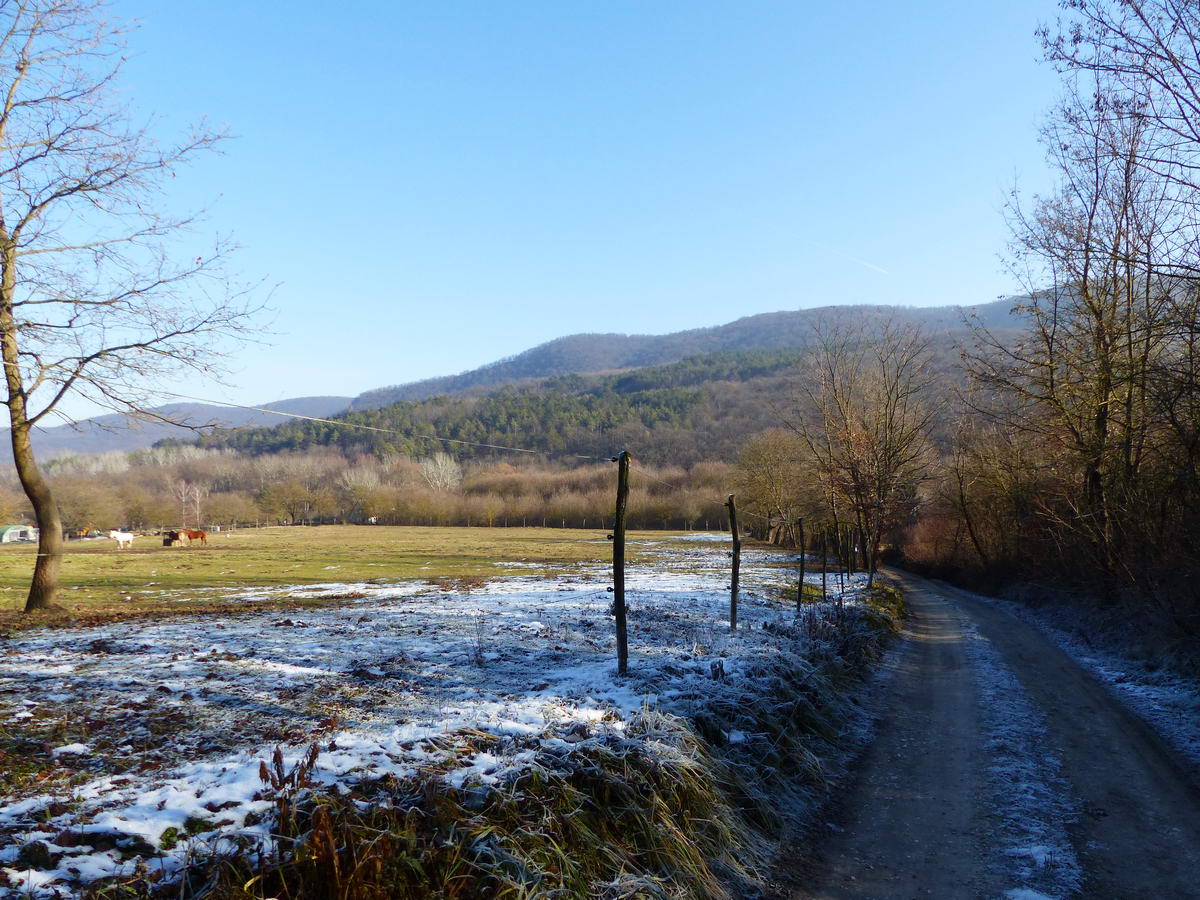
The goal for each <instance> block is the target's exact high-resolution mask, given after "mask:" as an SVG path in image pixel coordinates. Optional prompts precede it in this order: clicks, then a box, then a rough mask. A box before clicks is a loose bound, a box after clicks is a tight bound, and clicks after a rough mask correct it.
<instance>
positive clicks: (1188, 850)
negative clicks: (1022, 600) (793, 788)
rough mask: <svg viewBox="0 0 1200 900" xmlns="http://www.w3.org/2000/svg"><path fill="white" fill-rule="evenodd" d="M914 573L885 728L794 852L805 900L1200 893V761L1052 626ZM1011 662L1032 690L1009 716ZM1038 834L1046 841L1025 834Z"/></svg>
mask: <svg viewBox="0 0 1200 900" xmlns="http://www.w3.org/2000/svg"><path fill="white" fill-rule="evenodd" d="M898 577H899V578H900V580H901V581H902V582H903V583H904V586H905V588H906V591H907V594H908V598H909V608H910V611H911V617H910V618H909V620H908V623H907V626H906V629H905V633H904V635H903V637H902V641H901V643H900V645H899V646H898V647H897V649H896V651H895V652H894V653H893V654H892V656H891V657H890V661H889V663H888V665H889V666H891V667H892V668H893V669H894V670H895V671H894V673H893V675H892V678H891V679H890V683H889V682H884V683H885V684H888V688H887V693H886V694H885V695H884V696H881V697H879V698H877V702H878V704H879V706H880V712H881V720H880V722H879V726H878V730H877V733H876V737H875V739H874V741H873V742H872V744H871V745H870V746H869V747H868V748H867V749H866V751H865V752H864V754H863V756H862V758H861V759H860V760H859V764H858V766H857V769H856V774H855V775H854V777H853V778H852V779H851V780H850V781H849V782H848V784H847V785H846V786H845V788H844V789H843V790H842V791H841V793H840V794H839V795H838V796H837V797H836V798H835V800H834V801H833V803H832V804H831V807H830V809H829V810H828V811H827V813H826V815H825V817H824V819H823V824H822V825H821V826H818V828H817V830H816V833H817V835H818V836H817V837H816V838H815V839H812V838H810V840H809V841H807V842H805V843H806V844H807V845H808V846H810V847H811V850H810V851H809V852H806V853H804V854H802V855H798V856H797V857H795V858H793V859H790V860H788V861H787V862H785V869H786V870H787V872H786V876H785V877H786V880H788V881H790V883H792V884H793V885H802V887H793V888H792V890H791V892H790V894H791V897H792V898H793V900H805V898H889V900H900V898H909V897H939V898H940V897H946V898H958V897H963V898H969V897H1005V896H1007V897H1011V898H1015V900H1017V898H1030V900H1031V898H1037V897H1046V896H1069V895H1078V896H1084V897H1089V898H1090V897H1095V898H1144V897H1154V898H1185V897H1186V898H1196V897H1200V776H1198V773H1196V772H1195V771H1194V770H1193V769H1191V768H1189V767H1188V766H1187V764H1185V763H1184V762H1183V761H1182V760H1181V759H1180V758H1179V757H1177V756H1176V755H1175V754H1174V752H1173V751H1172V750H1171V749H1170V748H1169V747H1168V746H1167V745H1166V744H1165V743H1164V742H1163V741H1162V740H1161V738H1160V737H1159V736H1158V735H1157V733H1155V732H1154V731H1153V730H1152V729H1151V728H1150V727H1149V726H1148V725H1146V724H1145V723H1144V722H1143V721H1142V720H1141V719H1139V718H1138V717H1137V716H1135V715H1134V714H1133V713H1132V712H1130V711H1129V710H1127V709H1126V708H1125V707H1124V706H1123V705H1121V704H1120V703H1119V702H1118V701H1117V700H1116V699H1114V698H1113V696H1112V695H1111V694H1110V693H1109V692H1108V691H1107V690H1106V689H1105V688H1104V687H1103V686H1101V685H1100V684H1099V683H1098V682H1097V681H1096V680H1095V679H1094V678H1093V677H1092V676H1091V675H1090V674H1088V673H1087V672H1086V671H1084V670H1083V669H1082V668H1081V667H1080V666H1079V665H1078V664H1076V663H1075V662H1074V661H1073V660H1071V659H1070V658H1069V657H1068V656H1067V655H1066V654H1065V653H1063V652H1062V651H1061V650H1060V649H1058V648H1057V647H1055V646H1054V645H1053V644H1051V643H1050V642H1049V641H1047V640H1046V638H1045V637H1044V636H1043V635H1042V634H1041V633H1040V632H1039V631H1038V630H1037V629H1036V628H1035V627H1033V626H1031V625H1029V624H1027V623H1025V622H1022V621H1019V620H1017V619H1016V618H1014V617H1013V616H1011V615H1009V614H1008V613H1006V612H1004V611H1003V610H1001V609H998V608H996V607H993V606H991V605H989V604H987V603H984V602H981V601H980V600H978V599H976V598H975V597H973V596H971V595H970V594H967V593H965V592H962V591H958V590H956V589H954V588H952V587H949V586H947V585H943V584H941V583H938V582H931V581H927V580H924V579H920V578H917V577H914V576H910V575H899V576H898ZM973 641H976V642H983V644H984V648H983V652H984V654H986V655H981V653H980V652H973V650H972V642H973ZM989 660H991V661H992V662H989ZM997 670H999V674H998V671H997ZM1010 676H1011V677H1010ZM997 677H1000V678H1002V679H1004V680H1005V681H1004V683H1006V684H1008V685H1010V690H1009V693H1010V694H1011V693H1017V694H1020V696H1019V697H1017V698H1015V700H1016V701H1017V702H1018V705H1017V706H1012V707H1011V708H1012V709H1016V710H1018V713H1016V714H1013V715H1007V714H1006V716H1005V717H1003V722H1002V725H1003V728H1002V729H1001V730H1000V731H997V716H996V711H997V710H996V708H995V706H994V704H996V703H997V702H1000V701H999V700H998V699H997V693H996V691H995V690H989V689H988V685H989V684H994V683H995V682H996V679H997ZM985 697H986V698H988V699H987V700H986V702H987V703H988V704H989V706H988V707H985V706H984V705H983V703H984V702H985V701H984V698H985ZM1000 699H1001V700H1003V699H1004V698H1000ZM1008 700H1009V701H1010V702H1011V701H1013V700H1014V698H1012V697H1009V698H1008ZM1021 709H1024V710H1026V715H1025V716H1022V715H1021V714H1020V712H1019V711H1020V710H1021ZM1020 754H1025V756H1026V757H1027V759H1026V760H1024V761H1022V760H1021V759H1019V758H1017V759H1015V763H1014V755H1016V756H1018V757H1019V755H1020ZM1022 762H1024V765H1022ZM1006 766H1007V768H1006ZM1014 772H1016V773H1018V775H1014V774H1013V773H1014ZM1030 773H1033V774H1032V778H1030V777H1028V776H1029V775H1030ZM1039 773H1044V780H1041V781H1039V778H1040V777H1041V776H1040V774H1039ZM1005 779H1008V780H1007V781H1006V780H1005ZM1030 782H1033V783H1030ZM1039 798H1040V803H1041V805H1042V806H1044V807H1045V808H1046V809H1045V810H1039V809H1037V808H1036V807H1037V805H1038V802H1039ZM1017 801H1021V802H1017ZM1022 802H1024V803H1025V805H1024V806H1022ZM1030 804H1033V808H1030ZM1064 810H1069V811H1070V814H1065V813H1064V812H1063V811H1064ZM1042 812H1044V813H1045V814H1044V815H1041V816H1040V818H1039V814H1040V813H1042ZM1025 820H1029V821H1025ZM1056 833H1057V836H1058V838H1059V843H1058V844H1057V845H1056V844H1055V843H1054V840H1053V839H1054V837H1055V836H1056ZM1029 834H1038V835H1043V836H1045V837H1046V838H1047V840H1046V842H1045V845H1044V846H1041V845H1039V846H1021V847H1019V848H1017V849H1015V850H1014V848H1013V843H1014V841H1015V840H1017V839H1016V838H1015V837H1014V835H1017V836H1022V835H1023V836H1026V837H1027V836H1028V835H1029ZM1026 843H1028V840H1027V841H1026ZM1047 848H1049V849H1047ZM1031 860H1033V861H1034V862H1031Z"/></svg>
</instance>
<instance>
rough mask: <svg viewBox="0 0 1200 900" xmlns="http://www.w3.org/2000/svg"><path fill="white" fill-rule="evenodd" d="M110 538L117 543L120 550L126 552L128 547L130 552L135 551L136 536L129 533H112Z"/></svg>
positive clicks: (109, 534)
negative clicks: (134, 539)
mask: <svg viewBox="0 0 1200 900" xmlns="http://www.w3.org/2000/svg"><path fill="white" fill-rule="evenodd" d="M108 536H109V537H110V538H112V539H113V540H114V541H116V542H117V549H118V550H124V549H125V548H126V547H128V548H129V549H130V550H132V549H133V538H134V535H132V534H130V533H129V532H128V531H110V532H109V533H108Z"/></svg>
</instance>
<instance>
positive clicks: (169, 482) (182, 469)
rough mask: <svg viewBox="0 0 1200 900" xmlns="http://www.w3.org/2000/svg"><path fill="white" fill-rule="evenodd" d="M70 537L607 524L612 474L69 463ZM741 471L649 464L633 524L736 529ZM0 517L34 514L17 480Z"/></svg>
mask: <svg viewBox="0 0 1200 900" xmlns="http://www.w3.org/2000/svg"><path fill="white" fill-rule="evenodd" d="M46 469H47V477H48V479H49V481H50V483H51V485H52V486H53V489H54V493H55V497H56V498H57V502H58V505H59V509H60V513H61V517H62V521H63V524H64V527H65V528H66V529H67V531H68V532H69V533H78V532H87V531H93V530H100V531H106V530H108V529H111V528H126V529H132V530H135V531H161V530H166V529H173V528H179V527H189V528H211V527H212V526H216V525H219V526H221V527H223V528H229V527H238V526H247V525H250V526H253V525H301V524H321V523H335V522H336V523H352V524H363V525H367V524H374V525H440V526H457V525H471V526H484V527H502V526H506V525H507V526H514V527H515V526H531V527H532V526H539V527H541V526H544V527H554V528H562V527H566V528H605V527H610V526H611V524H612V516H613V467H612V464H611V463H609V462H607V461H604V462H597V463H592V464H587V465H578V466H567V465H563V464H557V463H554V462H551V461H544V460H517V461H515V462H514V461H472V460H459V459H456V458H455V457H453V456H451V455H450V454H448V453H446V452H444V451H436V452H433V453H431V454H430V455H428V456H424V457H406V456H398V455H389V454H385V455H383V456H375V455H370V454H367V455H358V456H352V457H351V456H344V455H342V454H340V453H338V452H336V451H332V450H328V449H324V448H320V449H317V450H312V451H307V452H299V453H293V452H285V453H277V454H269V455H259V456H251V455H247V454H243V453H239V452H236V451H231V450H214V449H206V448H200V447H195V446H184V447H160V448H153V449H150V450H142V451H134V452H132V453H109V454H101V455H94V456H79V457H64V458H60V459H56V460H51V461H50V462H49V463H47V464H46ZM733 482H734V466H732V465H730V464H727V463H721V462H708V463H699V464H697V465H694V466H692V467H691V468H690V469H684V468H682V467H653V466H648V465H646V466H641V467H640V468H639V469H638V471H637V472H635V474H634V476H633V483H632V488H631V495H630V504H629V521H630V525H631V527H634V528H677V529H700V528H710V529H714V528H715V529H720V528H726V527H727V517H726V513H725V508H724V506H723V502H724V496H725V494H724V493H723V491H724V490H725V489H726V488H727V487H728V485H729V484H731V483H733ZM0 513H3V515H4V517H5V518H6V519H8V520H9V521H15V520H16V519H19V518H22V517H29V515H30V510H29V507H28V504H27V502H26V501H25V500H24V497H23V494H22V493H21V491H20V490H19V487H18V485H17V484H16V482H15V480H14V479H13V478H12V477H11V476H10V477H9V478H8V479H6V480H5V481H3V482H0Z"/></svg>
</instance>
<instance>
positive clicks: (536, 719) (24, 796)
mask: <svg viewBox="0 0 1200 900" xmlns="http://www.w3.org/2000/svg"><path fill="white" fill-rule="evenodd" d="M646 546H649V547H651V548H652V549H654V550H655V551H658V553H659V561H658V562H656V563H655V564H653V565H649V566H642V567H636V568H632V569H631V570H630V571H629V574H628V577H627V596H628V599H629V605H630V613H629V631H630V665H631V670H632V671H631V677H629V678H627V679H617V678H616V677H615V662H614V656H615V649H614V648H615V641H614V637H613V627H612V619H611V617H610V615H609V604H610V602H611V594H610V593H608V591H607V590H606V587H607V585H608V584H609V582H610V575H609V573H608V572H607V571H606V570H604V569H601V568H598V567H581V568H580V570H579V571H578V573H577V574H576V575H574V576H569V577H561V578H558V579H554V580H541V579H535V578H530V577H526V576H521V575H519V574H514V575H513V576H512V577H510V578H505V579H497V580H492V581H491V582H489V583H487V584H486V585H474V586H473V585H470V584H465V583H464V584H460V585H457V586H454V585H447V586H445V587H442V588H439V587H435V586H431V585H429V584H424V583H403V584H400V583H398V584H392V585H379V584H341V583H339V584H328V585H320V586H306V587H303V588H301V587H297V588H295V589H293V591H292V593H294V594H296V595H314V594H329V595H338V596H342V597H345V598H347V599H346V603H345V605H343V606H340V607H336V608H322V609H320V610H311V611H295V612H291V613H286V614H279V613H278V612H272V613H262V614H253V613H251V614H244V615H240V616H226V617H217V616H211V615H209V616H204V617H188V618H171V619H169V620H164V621H162V622H159V623H146V622H137V623H125V624H114V625H109V626H103V627H96V628H89V629H84V630H71V631H56V632H38V633H31V634H27V635H23V636H21V637H20V638H19V639H16V640H10V641H9V642H7V644H6V646H5V654H4V658H3V660H0V722H3V723H5V724H4V728H5V731H6V733H7V734H8V735H10V736H13V737H14V740H16V741H18V742H19V743H20V745H21V747H22V756H23V758H24V759H25V760H26V761H28V760H30V759H32V760H35V761H40V763H41V764H42V766H43V769H44V773H45V778H44V780H43V781H42V782H41V783H40V784H39V785H38V786H37V787H36V788H34V787H26V788H24V789H23V790H22V792H21V794H20V795H18V796H12V797H8V798H6V799H4V800H3V801H0V803H2V804H3V805H0V873H2V875H0V896H2V895H3V894H4V893H5V892H7V893H9V894H13V895H18V894H33V895H36V896H45V897H52V896H72V895H74V894H75V893H77V892H78V890H79V888H80V887H81V886H82V885H85V884H87V883H88V882H90V881H93V880H95V879H97V878H102V877H105V876H110V875H120V874H126V875H127V874H131V873H132V872H133V871H134V870H135V868H136V867H142V869H141V871H146V870H147V869H148V870H150V871H151V872H152V873H161V874H159V875H158V877H164V878H169V877H170V876H171V875H172V874H174V873H175V872H176V871H178V869H179V868H180V867H181V866H182V865H183V864H184V862H185V860H186V859H188V858H189V856H192V855H195V854H197V853H203V852H209V851H212V850H221V849H223V848H228V847H230V846H232V843H231V842H234V841H240V842H242V843H243V844H244V843H245V842H247V841H250V842H253V841H256V840H257V841H262V840H265V839H266V838H267V825H266V823H265V821H264V818H265V817H264V813H265V812H266V810H267V809H268V808H269V807H270V805H271V804H270V802H269V801H268V800H265V799H262V796H263V792H264V787H265V785H264V781H263V780H262V779H261V777H260V764H261V762H262V761H264V760H269V759H270V755H271V753H272V751H273V749H274V748H275V746H276V745H281V746H282V747H283V748H284V766H285V768H291V767H293V766H295V765H296V763H297V762H298V761H299V760H300V759H301V758H302V756H303V754H304V752H305V751H306V749H307V748H308V747H309V746H310V745H311V744H313V743H314V742H317V743H319V744H320V747H321V752H320V755H319V756H318V757H317V759H316V764H315V767H314V769H313V777H314V779H315V780H316V781H317V782H318V783H323V784H325V785H331V786H337V785H347V784H353V783H355V782H357V781H359V780H363V779H370V778H377V777H379V776H382V775H384V774H386V773H392V774H395V775H398V776H403V775H406V774H411V773H414V772H416V771H418V770H420V771H422V772H428V771H431V770H433V771H438V772H441V773H442V776H441V777H443V778H444V779H445V780H446V782H447V783H448V784H450V785H452V786H455V787H463V786H469V785H472V784H487V783H489V782H493V781H495V780H496V779H497V778H499V777H500V776H501V775H502V774H503V773H504V772H505V771H506V770H511V769H512V768H513V767H520V766H521V765H522V764H523V762H525V761H527V760H528V759H529V758H530V757H531V756H532V755H533V751H531V750H530V749H529V745H530V741H534V742H549V743H554V744H557V745H559V746H563V745H564V744H570V743H572V742H573V741H577V740H579V739H581V737H585V736H587V735H588V734H594V733H596V732H598V731H603V730H612V731H621V730H623V729H624V727H625V722H626V720H627V718H628V717H629V716H630V715H631V714H632V713H634V712H636V711H638V710H639V709H641V708H642V706H643V704H652V705H654V704H657V705H659V706H660V707H662V708H664V709H667V710H673V709H679V710H681V711H682V710H685V709H686V708H687V705H688V704H689V703H691V702H695V701H696V700H697V698H700V697H703V696H704V695H705V693H706V692H708V691H711V690H712V686H714V685H716V684H717V680H716V679H719V680H720V685H721V690H723V691H725V692H728V691H730V690H734V689H736V685H737V681H738V678H739V676H740V674H741V673H743V672H745V671H746V670H747V669H748V668H750V667H752V666H753V665H754V664H755V663H756V662H760V661H762V660H764V659H768V658H774V657H776V656H777V655H778V653H779V652H780V641H781V640H783V639H782V638H780V637H778V636H777V635H776V634H775V632H774V631H773V630H772V629H770V628H764V627H763V626H764V625H766V624H768V623H773V622H782V621H785V620H787V619H790V617H791V608H790V605H789V604H783V603H780V602H779V601H778V600H775V599H770V598H768V596H767V594H766V588H767V586H768V585H772V584H775V583H777V582H778V581H780V580H781V573H780V572H779V571H778V570H773V569H772V568H771V563H774V562H782V561H786V560H787V559H788V558H787V557H781V556H778V555H770V554H765V553H761V552H754V551H748V552H746V553H744V554H743V564H742V585H743V595H742V604H741V607H740V610H739V618H740V621H741V623H742V630H740V631H739V633H738V634H736V635H731V634H730V633H729V631H728V602H729V601H728V577H729V576H728V552H727V548H726V547H725V546H723V545H722V543H721V542H720V541H719V539H718V540H714V539H712V538H711V537H705V536H698V537H697V539H691V540H664V541H658V542H650V543H648V544H647V545H646ZM817 579H818V580H819V576H817ZM858 581H859V579H855V584H854V587H853V588H852V589H851V590H849V591H848V595H847V596H848V597H849V599H850V600H851V601H853V599H854V596H855V594H856V590H857V587H858V586H859V584H858ZM831 584H832V585H833V586H836V582H832V583H831ZM277 592H278V591H273V592H272V593H277ZM265 593H266V592H265V591H264V592H254V591H248V592H244V593H243V596H244V597H245V599H246V600H247V602H251V601H253V600H254V598H255V597H256V596H262V595H263V594H265ZM471 731H482V732H486V733H489V734H493V735H508V736H512V737H513V738H514V741H513V744H512V746H513V748H514V749H513V752H512V753H511V754H509V755H503V754H502V755H500V756H497V755H494V754H491V753H478V752H470V751H466V752H464V751H463V745H462V742H461V741H459V736H461V735H464V734H470V732H471ZM728 738H729V740H730V741H731V742H733V743H736V742H738V741H743V740H748V739H752V736H747V735H744V734H741V733H733V734H730V735H728ZM10 745H11V746H16V744H10ZM22 783H23V784H27V783H28V780H27V781H26V782H22ZM335 789H336V787H335ZM5 882H7V885H8V888H7V889H5V888H4V887H3V885H4V884H5Z"/></svg>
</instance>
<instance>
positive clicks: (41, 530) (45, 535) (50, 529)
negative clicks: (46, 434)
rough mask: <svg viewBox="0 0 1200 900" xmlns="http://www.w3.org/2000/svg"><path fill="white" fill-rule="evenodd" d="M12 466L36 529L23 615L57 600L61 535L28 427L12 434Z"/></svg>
mask: <svg viewBox="0 0 1200 900" xmlns="http://www.w3.org/2000/svg"><path fill="white" fill-rule="evenodd" d="M12 448H13V463H14V465H15V466H16V469H17V477H18V478H20V479H21V486H22V487H23V488H24V489H25V496H27V497H28V498H29V502H30V504H32V506H33V514H34V517H35V519H36V520H37V526H38V555H37V563H36V564H35V565H34V567H33V581H32V582H30V585H29V596H28V597H27V598H26V600H25V612H35V611H37V610H43V609H51V608H53V606H54V600H55V598H56V597H57V596H58V570H59V568H60V566H61V565H62V554H63V531H62V518H61V516H59V514H58V504H57V503H55V502H54V497H53V495H52V494H51V493H50V485H48V484H47V483H46V479H45V478H43V477H42V473H41V471H40V470H39V469H38V467H37V463H36V462H35V461H34V458H33V448H32V446H31V445H30V441H29V426H28V425H25V426H23V427H20V428H13V430H12Z"/></svg>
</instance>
